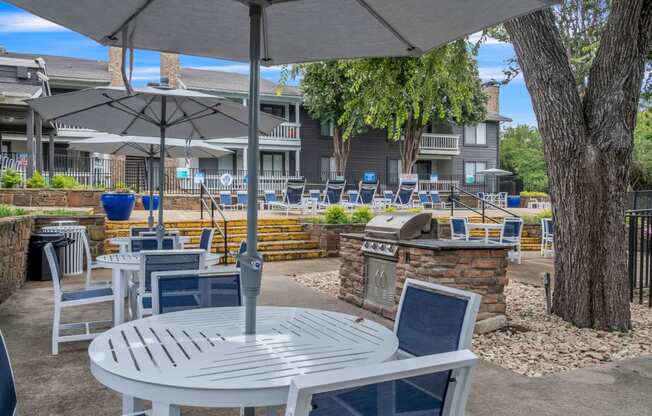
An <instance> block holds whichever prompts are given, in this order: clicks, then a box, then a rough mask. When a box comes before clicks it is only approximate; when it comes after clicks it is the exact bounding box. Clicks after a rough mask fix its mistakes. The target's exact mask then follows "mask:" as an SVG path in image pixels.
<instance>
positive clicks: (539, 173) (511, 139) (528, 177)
mask: <svg viewBox="0 0 652 416" xmlns="http://www.w3.org/2000/svg"><path fill="white" fill-rule="evenodd" d="M500 166H501V168H502V169H506V170H509V171H512V172H514V173H515V174H516V175H517V176H518V177H519V178H521V180H523V187H524V188H525V190H526V191H540V192H547V191H548V175H547V174H546V162H545V160H544V157H543V142H542V141H541V137H540V136H539V132H538V131H537V129H535V128H534V127H530V126H527V125H518V126H516V127H509V128H507V129H505V131H504V132H503V135H502V138H501V140H500Z"/></svg>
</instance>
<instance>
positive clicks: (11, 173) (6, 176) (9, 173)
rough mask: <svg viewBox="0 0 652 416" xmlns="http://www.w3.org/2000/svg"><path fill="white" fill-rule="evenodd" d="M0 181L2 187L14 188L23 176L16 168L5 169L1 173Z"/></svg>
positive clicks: (19, 183) (21, 181)
mask: <svg viewBox="0 0 652 416" xmlns="http://www.w3.org/2000/svg"><path fill="white" fill-rule="evenodd" d="M0 182H2V187H3V188H15V187H17V186H20V185H21V184H22V183H23V178H22V177H21V176H20V172H18V171H17V170H16V169H7V170H5V172H4V173H3V174H2V177H1V178H0Z"/></svg>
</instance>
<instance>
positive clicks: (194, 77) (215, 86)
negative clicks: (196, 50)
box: [180, 68, 301, 97]
mask: <svg viewBox="0 0 652 416" xmlns="http://www.w3.org/2000/svg"><path fill="white" fill-rule="evenodd" d="M180 78H181V82H183V83H184V84H185V86H186V87H187V88H189V89H195V88H196V89H201V90H213V91H223V92H234V93H245V94H246V93H248V92H249V75H246V74H238V73H235V72H224V71H214V70H207V69H196V68H181V77H180ZM278 87H279V84H277V83H275V82H272V81H270V80H267V79H263V78H261V80H260V93H261V94H263V95H277V88H278ZM281 95H285V96H296V97H301V93H300V92H299V90H298V89H297V88H295V87H291V86H288V85H286V86H284V87H283V90H282V91H281Z"/></svg>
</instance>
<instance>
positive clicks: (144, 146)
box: [69, 136, 233, 228]
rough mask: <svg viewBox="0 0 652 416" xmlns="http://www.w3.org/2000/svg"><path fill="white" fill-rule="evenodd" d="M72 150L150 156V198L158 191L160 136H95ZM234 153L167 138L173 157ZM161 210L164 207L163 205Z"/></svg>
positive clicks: (72, 145) (151, 217)
mask: <svg viewBox="0 0 652 416" xmlns="http://www.w3.org/2000/svg"><path fill="white" fill-rule="evenodd" d="M69 147H70V149H73V150H78V151H81V152H96V153H104V154H108V155H122V156H140V157H146V158H147V161H148V169H147V175H148V179H149V180H148V183H149V186H148V187H149V196H150V201H151V200H152V196H153V194H154V175H153V173H154V169H153V163H152V162H153V159H154V158H156V157H157V156H159V155H160V153H161V139H160V138H158V137H139V136H135V137H134V136H113V137H94V138H91V139H84V140H78V141H75V142H71V143H70V146H69ZM230 153H233V152H232V151H230V150H228V149H225V148H223V147H219V146H215V145H212V144H209V143H206V142H205V141H202V140H191V139H188V140H182V139H167V140H165V156H166V157H172V158H187V157H204V158H211V157H221V156H224V155H227V154H230ZM159 209H161V210H162V209H163V206H160V207H159ZM147 224H148V225H149V228H152V227H153V225H154V215H153V209H152V203H151V202H150V204H149V217H148V218H147Z"/></svg>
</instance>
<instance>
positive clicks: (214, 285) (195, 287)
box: [152, 267, 242, 315]
mask: <svg viewBox="0 0 652 416" xmlns="http://www.w3.org/2000/svg"><path fill="white" fill-rule="evenodd" d="M227 306H242V293H241V290H240V269H237V268H235V267H232V268H230V269H227V270H224V269H220V270H217V269H215V270H177V271H169V272H153V273H152V313H153V314H154V315H159V314H162V313H169V312H177V311H183V310H188V309H199V308H215V307H227Z"/></svg>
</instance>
